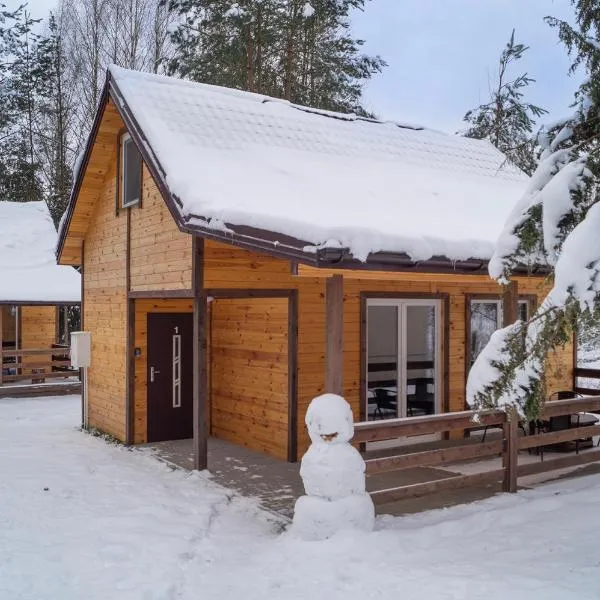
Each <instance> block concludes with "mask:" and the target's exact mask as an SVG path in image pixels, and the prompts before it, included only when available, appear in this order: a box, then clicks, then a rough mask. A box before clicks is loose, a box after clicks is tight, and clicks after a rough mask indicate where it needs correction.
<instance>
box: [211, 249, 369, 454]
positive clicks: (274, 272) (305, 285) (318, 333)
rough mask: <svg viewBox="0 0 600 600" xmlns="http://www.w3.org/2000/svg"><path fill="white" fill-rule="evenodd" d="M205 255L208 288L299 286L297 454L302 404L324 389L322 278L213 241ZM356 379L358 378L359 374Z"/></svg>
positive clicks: (302, 445)
mask: <svg viewBox="0 0 600 600" xmlns="http://www.w3.org/2000/svg"><path fill="white" fill-rule="evenodd" d="M204 260H205V268H204V285H205V286H206V288H208V289H255V290H257V289H280V290H281V289H296V290H298V340H297V359H298V410H297V415H296V416H297V419H298V450H299V457H300V456H301V455H302V452H303V451H304V450H305V449H306V448H307V447H308V443H309V439H308V433H307V431H306V428H305V426H304V416H305V414H306V409H307V408H308V404H309V402H310V401H311V400H312V399H313V398H314V397H315V396H317V395H319V394H322V393H323V391H324V388H325V280H324V279H323V278H322V277H296V276H294V275H292V270H291V266H290V264H289V262H287V261H284V260H278V259H275V258H272V257H270V256H265V255H260V254H254V253H251V252H248V251H246V250H241V249H239V248H235V247H233V246H228V245H225V244H219V243H217V242H210V241H207V242H206V243H205V246H204ZM356 379H357V381H358V374H357V375H356ZM344 383H347V382H344ZM286 411H287V409H286Z"/></svg>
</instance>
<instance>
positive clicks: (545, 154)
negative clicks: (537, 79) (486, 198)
mask: <svg viewBox="0 0 600 600" xmlns="http://www.w3.org/2000/svg"><path fill="white" fill-rule="evenodd" d="M572 4H573V5H574V7H575V14H576V24H577V25H576V26H572V25H570V24H568V23H567V22H565V21H560V20H558V19H555V18H552V17H548V18H547V22H548V23H549V24H550V25H551V26H552V27H555V28H557V30H558V34H559V38H560V40H561V41H562V42H563V43H564V44H565V46H566V48H567V50H568V52H569V54H570V56H571V57H572V60H573V63H572V65H573V66H572V69H576V68H577V67H581V68H584V69H585V70H586V73H587V78H586V81H585V82H584V83H583V84H582V85H581V86H580V88H579V90H578V91H577V93H576V96H575V103H574V109H575V111H574V114H573V115H572V116H571V117H569V118H567V119H562V120H560V121H557V122H555V123H552V124H550V125H548V126H546V127H545V128H544V129H543V130H542V132H541V134H540V136H539V143H540V145H541V148H542V154H541V161H540V164H539V166H538V168H537V169H536V171H535V173H534V175H533V177H532V179H531V181H530V183H529V186H528V189H527V190H526V193H525V194H524V196H523V198H522V199H521V201H520V202H519V203H518V204H517V206H516V207H515V208H514V210H513V212H512V214H511V215H510V216H509V219H508V221H507V223H506V225H505V229H504V231H503V233H502V234H501V236H500V238H499V242H498V245H497V248H496V253H495V255H494V256H493V257H492V260H491V261H490V266H489V270H490V274H491V275H492V277H494V278H495V279H497V280H498V281H500V282H504V283H505V282H507V281H510V279H511V276H512V273H513V271H514V269H515V267H517V266H519V265H533V264H543V265H545V266H546V267H547V268H548V269H549V270H550V273H551V277H550V280H551V281H552V280H553V284H554V285H553V288H552V290H551V291H550V293H549V294H548V296H547V297H546V299H545V300H544V301H543V303H542V304H541V306H540V307H539V309H538V310H537V312H536V313H535V314H534V315H533V317H532V319H530V321H529V322H527V323H516V324H514V325H512V326H510V327H508V328H505V329H503V330H500V331H497V332H496V333H495V334H494V336H492V340H490V344H488V346H487V347H486V348H485V349H484V350H483V352H482V353H481V354H480V355H479V356H478V358H477V360H476V362H475V364H474V366H473V368H472V370H471V373H470V374H469V381H468V385H467V394H468V398H469V402H470V403H471V405H472V406H475V407H477V408H482V407H483V408H489V407H498V406H500V407H511V408H514V409H516V410H517V411H519V412H520V413H521V414H525V415H526V416H527V417H528V418H530V419H531V418H535V417H537V416H538V415H539V412H540V410H541V407H542V406H543V402H544V399H545V389H544V379H543V374H544V366H545V360H546V357H547V355H548V353H549V352H550V351H552V350H553V349H554V348H556V347H558V346H561V345H564V344H566V343H568V342H569V341H570V340H571V339H572V335H573V333H574V332H575V331H576V330H577V327H578V324H581V323H583V324H585V325H588V326H594V325H595V326H597V325H598V323H599V322H600V236H599V235H598V231H600V203H598V200H599V196H598V191H599V189H600V188H599V187H598V183H599V181H600V180H599V176H600V143H599V142H600V6H599V5H598V3H597V2H590V1H589V0H572ZM523 340H525V343H523Z"/></svg>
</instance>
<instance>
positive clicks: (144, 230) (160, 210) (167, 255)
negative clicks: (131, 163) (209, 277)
mask: <svg viewBox="0 0 600 600" xmlns="http://www.w3.org/2000/svg"><path fill="white" fill-rule="evenodd" d="M142 185H143V188H142V208H135V207H134V208H132V209H131V289H132V290H135V291H147V290H179V289H190V288H191V287H192V236H190V235H188V234H186V233H182V232H181V231H179V228H178V227H177V225H176V224H175V221H174V220H173V217H172V216H171V213H170V212H169V209H168V208H167V206H166V204H165V202H164V200H163V199H162V197H161V195H160V192H159V191H158V189H157V187H156V185H155V183H154V180H153V179H152V175H151V174H150V172H149V171H148V169H147V168H146V166H144V168H143V184H142Z"/></svg>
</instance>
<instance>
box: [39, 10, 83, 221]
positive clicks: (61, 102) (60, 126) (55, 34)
mask: <svg viewBox="0 0 600 600" xmlns="http://www.w3.org/2000/svg"><path fill="white" fill-rule="evenodd" d="M64 26H65V23H64V15H63V14H62V13H59V14H58V15H56V16H55V15H54V14H52V13H51V14H50V17H49V19H48V31H47V34H46V35H45V36H44V37H43V38H42V39H41V40H40V42H39V45H38V61H39V67H40V69H42V70H43V72H44V73H45V75H46V77H45V78H44V80H43V84H44V85H43V87H42V88H41V89H40V100H39V102H38V109H37V112H38V115H37V121H38V130H37V144H36V149H37V152H38V156H39V162H40V164H41V175H42V178H43V182H44V190H45V197H46V202H47V204H48V208H49V210H50V214H51V215H52V218H53V220H54V222H55V224H56V225H58V222H59V220H60V218H61V216H62V214H63V213H64V211H65V210H66V208H67V204H68V201H69V194H70V190H71V180H72V171H71V164H72V162H73V159H74V152H73V149H72V144H73V140H72V139H71V138H72V137H73V136H72V129H73V125H74V116H75V106H74V104H75V103H74V85H73V78H72V76H71V74H70V73H69V71H68V57H67V55H66V48H65V44H64V40H63V29H64Z"/></svg>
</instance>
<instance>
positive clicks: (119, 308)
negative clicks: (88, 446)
mask: <svg viewBox="0 0 600 600" xmlns="http://www.w3.org/2000/svg"><path fill="white" fill-rule="evenodd" d="M116 139H117V138H116V133H115V137H114V140H113V142H114V143H113V147H112V154H111V156H110V157H109V158H107V160H108V161H109V162H110V168H109V169H108V170H107V172H106V177H105V180H104V184H103V188H102V192H101V194H100V197H99V199H98V201H97V203H96V206H95V209H94V212H93V214H92V217H91V219H90V223H89V227H88V230H87V233H86V234H85V264H84V273H85V285H84V301H83V307H84V317H83V318H84V323H85V329H86V330H87V331H90V332H91V333H92V365H91V367H90V368H89V370H88V415H89V425H90V426H91V427H96V428H98V429H100V430H102V431H105V432H107V433H110V434H111V435H114V436H115V437H117V438H118V439H120V440H124V439H125V398H126V369H127V343H126V331H127V325H126V322H127V321H126V319H127V282H126V245H127V224H126V222H127V215H126V213H125V212H124V211H122V212H120V214H119V215H118V216H116V215H115V194H116V160H117V146H116Z"/></svg>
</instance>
